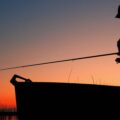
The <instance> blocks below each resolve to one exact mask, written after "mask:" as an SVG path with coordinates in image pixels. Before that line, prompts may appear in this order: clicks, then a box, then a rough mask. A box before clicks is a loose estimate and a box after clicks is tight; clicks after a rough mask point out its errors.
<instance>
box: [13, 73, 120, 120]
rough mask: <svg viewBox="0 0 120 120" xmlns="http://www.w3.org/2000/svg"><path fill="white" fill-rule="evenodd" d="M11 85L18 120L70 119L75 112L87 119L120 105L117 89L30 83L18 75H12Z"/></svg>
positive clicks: (82, 85)
mask: <svg viewBox="0 0 120 120" xmlns="http://www.w3.org/2000/svg"><path fill="white" fill-rule="evenodd" d="M18 79H21V81H20V80H19V81H18ZM22 80H23V81H22ZM11 83H12V85H14V87H15V94H16V103H17V114H18V117H19V118H20V120H30V119H31V120H34V119H35V118H36V119H37V120H39V119H41V117H42V118H43V117H44V119H48V117H49V119H53V118H54V119H55V118H56V117H55V116H56V115H57V116H59V117H61V119H62V118H63V117H64V116H68V117H69V118H70V116H71V115H73V113H75V114H77V112H78V111H79V114H78V116H79V115H81V114H82V112H83V111H84V113H85V114H86V115H87V113H89V112H90V111H91V109H93V108H94V111H96V110H101V108H102V109H103V108H104V109H103V110H106V109H107V110H108V108H109V107H110V106H116V104H117V105H119V101H120V87H119V86H108V85H95V84H79V83H55V82H32V81H31V80H30V79H26V78H24V77H21V76H19V75H14V76H13V77H12V79H11ZM114 101H115V102H114ZM96 102H97V104H96ZM103 110H102V111H103ZM80 112H81V114H80ZM59 117H58V118H59ZM79 117H80V116H79Z"/></svg>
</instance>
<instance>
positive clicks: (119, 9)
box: [116, 5, 120, 18]
mask: <svg viewBox="0 0 120 120" xmlns="http://www.w3.org/2000/svg"><path fill="white" fill-rule="evenodd" d="M116 18H120V5H119V7H118V13H117V15H116Z"/></svg>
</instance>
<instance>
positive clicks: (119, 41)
mask: <svg viewBox="0 0 120 120" xmlns="http://www.w3.org/2000/svg"><path fill="white" fill-rule="evenodd" d="M117 47H118V55H120V39H119V40H118V41H117Z"/></svg>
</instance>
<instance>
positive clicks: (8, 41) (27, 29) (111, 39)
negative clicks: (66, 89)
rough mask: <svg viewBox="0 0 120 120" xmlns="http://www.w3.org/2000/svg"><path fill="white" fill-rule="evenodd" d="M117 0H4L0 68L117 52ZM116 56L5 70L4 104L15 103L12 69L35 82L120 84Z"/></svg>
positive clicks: (0, 4) (0, 1)
mask: <svg viewBox="0 0 120 120" xmlns="http://www.w3.org/2000/svg"><path fill="white" fill-rule="evenodd" d="M119 4H120V1H119V0H0V56H1V57H0V69H2V68H6V67H14V66H19V65H26V64H34V63H40V62H48V61H54V60H61V59H68V58H76V57H84V56H89V55H96V54H104V53H111V52H117V47H116V42H117V40H118V39H119V38H120V20H119V19H116V18H115V15H116V14H117V8H118V5H119ZM116 57H117V56H108V57H101V58H95V59H87V60H81V61H74V62H66V63H59V64H51V65H44V66H37V67H29V68H24V69H15V70H8V71H1V72H0V107H6V106H9V107H14V106H15V91H14V86H13V85H11V84H10V79H11V78H12V76H13V75H14V74H18V75H21V76H23V77H26V78H30V79H31V80H32V81H34V82H35V81H39V82H41V81H45V82H48V81H50V82H74V83H76V82H77V83H90V84H93V83H94V84H104V85H106V84H107V85H120V64H116V63H115V59H116ZM71 71H72V72H71ZM70 72H71V75H70ZM69 75H70V76H69Z"/></svg>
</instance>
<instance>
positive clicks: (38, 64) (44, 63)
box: [0, 52, 120, 71]
mask: <svg viewBox="0 0 120 120" xmlns="http://www.w3.org/2000/svg"><path fill="white" fill-rule="evenodd" d="M111 55H119V53H118V52H114V53H108V54H100V55H94V56H86V57H79V58H71V59H64V60H56V61H50V62H43V63H37V64H29V65H23V66H15V67H7V68H3V69H0V71H4V70H10V69H18V68H25V67H33V66H40V65H47V64H54V63H61V62H69V61H77V60H82V59H90V58H96V57H105V56H111ZM116 62H120V60H119V58H117V60H116Z"/></svg>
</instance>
